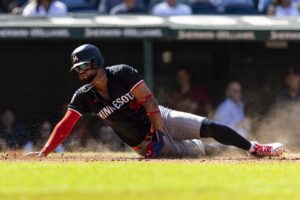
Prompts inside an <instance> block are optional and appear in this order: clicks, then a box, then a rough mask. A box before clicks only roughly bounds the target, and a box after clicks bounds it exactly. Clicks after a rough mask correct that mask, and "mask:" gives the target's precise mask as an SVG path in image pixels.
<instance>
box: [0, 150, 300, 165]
mask: <svg viewBox="0 0 300 200" xmlns="http://www.w3.org/2000/svg"><path fill="white" fill-rule="evenodd" d="M2 161H8V162H31V161H34V162H101V161H111V162H122V161H141V162H149V161H151V162H199V163H202V162H210V163H211V162H216V163H218V162H220V163H226V162H228V163H230V162H300V153H291V152H289V153H288V152H286V153H284V155H283V156H280V157H273V158H269V157H264V158H256V157H253V156H249V155H246V154H232V155H222V156H215V157H201V158H181V159H178V158H176V159H144V158H142V157H140V156H138V155H137V154H135V153H133V152H127V153H113V152H102V153H90V152H85V153H62V154H51V155H50V156H48V157H46V158H29V157H26V156H25V155H24V154H23V153H21V152H5V153H4V152H3V153H0V162H2Z"/></svg>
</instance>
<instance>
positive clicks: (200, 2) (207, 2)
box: [190, 0, 218, 14]
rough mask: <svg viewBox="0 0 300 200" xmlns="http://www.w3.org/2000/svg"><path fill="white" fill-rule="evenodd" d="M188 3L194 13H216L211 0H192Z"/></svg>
mask: <svg viewBox="0 0 300 200" xmlns="http://www.w3.org/2000/svg"><path fill="white" fill-rule="evenodd" d="M190 5H191V8H192V10H193V13H194V14H218V10H217V8H216V7H215V6H214V5H213V4H212V1H211V0H193V1H191V2H190Z"/></svg>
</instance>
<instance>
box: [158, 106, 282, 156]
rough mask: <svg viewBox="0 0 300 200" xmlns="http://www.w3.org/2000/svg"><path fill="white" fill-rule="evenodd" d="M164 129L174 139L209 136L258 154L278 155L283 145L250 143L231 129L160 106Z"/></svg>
mask: <svg viewBox="0 0 300 200" xmlns="http://www.w3.org/2000/svg"><path fill="white" fill-rule="evenodd" d="M160 110H161V113H162V118H163V121H164V131H165V132H167V133H168V134H169V135H171V136H172V137H173V138H174V139H175V140H187V139H188V140H189V139H199V138H201V137H202V138H207V137H211V138H213V139H215V140H216V141H218V142H219V143H221V144H224V145H231V146H235V147H238V148H240V149H243V150H246V151H249V152H254V153H255V154H260V155H264V154H265V155H268V154H269V155H280V154H281V153H282V150H283V145H282V144H279V143H273V144H269V145H258V144H256V143H253V142H252V143H251V142H249V141H248V140H247V139H245V138H244V137H242V136H241V135H240V134H238V133H237V132H236V131H234V130H233V129H231V128H229V127H227V126H225V125H222V124H218V123H216V122H213V121H211V120H208V119H206V118H204V117H200V116H197V115H193V114H189V113H185V112H179V111H175V110H170V109H167V108H164V107H161V108H160Z"/></svg>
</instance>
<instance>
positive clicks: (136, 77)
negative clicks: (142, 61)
mask: <svg viewBox="0 0 300 200" xmlns="http://www.w3.org/2000/svg"><path fill="white" fill-rule="evenodd" d="M120 72H121V79H122V80H123V82H124V84H125V85H126V86H127V88H128V90H130V92H132V91H133V90H134V89H135V88H137V87H138V86H139V85H140V84H141V83H143V82H144V80H143V77H142V76H141V75H140V73H139V72H138V71H137V70H136V69H134V68H132V67H130V66H128V65H123V66H122V68H121V70H120Z"/></svg>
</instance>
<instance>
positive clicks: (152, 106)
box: [29, 44, 283, 158]
mask: <svg viewBox="0 0 300 200" xmlns="http://www.w3.org/2000/svg"><path fill="white" fill-rule="evenodd" d="M71 60H72V64H73V66H72V68H71V71H73V70H75V71H76V72H77V73H78V75H79V79H80V80H81V81H83V82H85V83H86V84H85V85H84V86H82V87H81V88H79V89H78V90H77V91H76V92H75V94H74V96H73V98H72V100H71V102H70V104H69V107H68V111H67V112H66V114H65V116H64V117H63V119H62V120H61V121H60V122H59V123H58V124H57V125H56V127H55V129H54V130H53V132H52V134H51V136H50V138H49V140H48V141H47V143H46V145H45V146H44V148H43V149H42V150H41V151H40V152H32V153H30V154H29V156H38V157H43V156H47V155H48V154H49V153H50V152H52V151H53V150H54V149H55V148H56V147H57V146H58V145H59V144H61V143H62V142H63V141H64V139H65V138H66V137H67V136H68V135H69V133H70V132H71V131H72V128H73V127H74V125H75V124H76V122H77V121H78V120H79V118H80V117H81V116H82V115H84V114H85V113H95V114H97V115H98V116H99V117H100V118H101V119H102V120H103V121H104V122H105V123H106V124H107V125H109V126H111V127H112V129H113V130H114V131H115V132H116V133H117V134H118V136H119V137H120V138H121V139H122V140H123V141H124V142H125V143H127V144H128V145H129V146H130V147H131V148H132V149H133V150H135V151H136V152H137V153H138V154H140V155H141V156H143V157H145V158H162V157H163V158H170V157H177V158H178V157H200V156H204V155H207V154H209V153H210V151H211V150H212V149H214V147H213V146H211V145H208V144H204V143H203V142H202V141H201V140H200V139H201V138H208V137H211V138H213V139H215V140H216V141H217V142H219V143H221V144H224V145H232V146H235V147H237V148H240V149H243V150H245V151H248V152H249V153H250V154H252V155H256V156H280V155H281V154H282V152H283V145H282V144H280V143H271V144H259V143H257V142H249V141H248V140H246V139H245V138H243V137H242V136H240V135H239V134H238V133H237V132H235V131H234V130H233V129H231V128H229V127H227V126H224V125H222V124H218V123H216V122H214V121H211V120H209V119H207V118H204V117H201V116H197V115H193V114H189V113H184V112H179V111H175V110H171V109H168V108H166V107H163V106H160V105H159V104H158V102H157V100H156V99H155V97H154V96H153V94H152V92H151V91H150V89H149V88H148V87H147V84H146V83H145V82H144V80H143V78H142V76H141V75H140V74H139V73H138V71H137V70H135V69H134V68H132V67H130V66H128V65H125V64H121V65H114V66H110V67H105V64H104V58H103V56H102V54H101V52H100V50H99V49H98V48H97V47H96V46H94V45H91V44H84V45H82V46H79V47H78V48H76V49H75V50H74V51H73V53H72V55H71Z"/></svg>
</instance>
